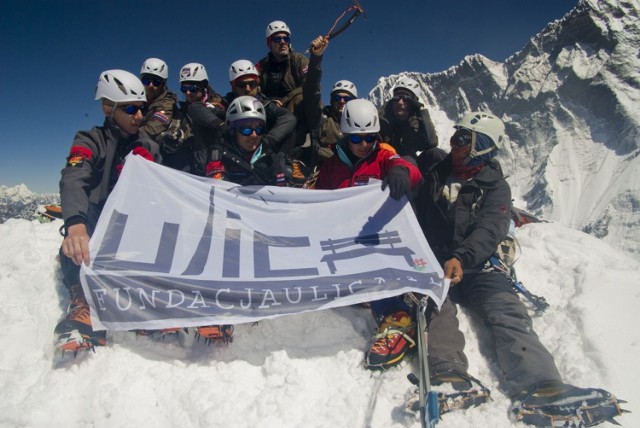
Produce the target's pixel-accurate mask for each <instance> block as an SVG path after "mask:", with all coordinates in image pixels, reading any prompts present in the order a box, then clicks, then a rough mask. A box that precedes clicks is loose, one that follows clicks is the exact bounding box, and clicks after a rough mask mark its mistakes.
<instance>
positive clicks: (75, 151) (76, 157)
mask: <svg viewBox="0 0 640 428" xmlns="http://www.w3.org/2000/svg"><path fill="white" fill-rule="evenodd" d="M92 155H93V152H92V151H91V149H89V148H87V147H82V146H72V147H71V150H70V151H69V156H68V157H67V166H68V167H76V166H81V165H82V164H83V163H84V161H85V160H87V159H89V158H90V157H91V156H92Z"/></svg>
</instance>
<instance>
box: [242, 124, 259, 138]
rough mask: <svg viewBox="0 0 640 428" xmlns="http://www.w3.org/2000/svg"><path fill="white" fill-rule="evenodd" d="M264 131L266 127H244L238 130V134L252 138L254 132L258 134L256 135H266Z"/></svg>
mask: <svg viewBox="0 0 640 428" xmlns="http://www.w3.org/2000/svg"><path fill="white" fill-rule="evenodd" d="M264 131H265V129H264V126H256V127H255V128H252V127H250V126H244V127H242V128H239V129H238V132H239V133H241V134H242V135H244V136H245V137H248V136H250V135H251V134H253V133H254V132H255V133H256V135H262V134H264Z"/></svg>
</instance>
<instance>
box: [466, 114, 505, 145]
mask: <svg viewBox="0 0 640 428" xmlns="http://www.w3.org/2000/svg"><path fill="white" fill-rule="evenodd" d="M454 128H456V129H460V128H464V129H468V130H469V131H475V132H479V133H481V134H484V135H486V136H487V137H489V138H491V141H493V144H494V146H495V148H496V149H498V150H500V149H501V148H502V147H503V146H504V142H505V140H506V138H507V136H506V134H505V129H504V123H503V122H502V120H500V119H499V118H498V117H497V116H494V115H493V114H491V113H485V112H481V111H478V112H471V113H467V114H465V115H464V116H462V118H461V119H460V120H459V121H458V122H457V123H456V124H455V125H454ZM480 154H482V153H477V155H480Z"/></svg>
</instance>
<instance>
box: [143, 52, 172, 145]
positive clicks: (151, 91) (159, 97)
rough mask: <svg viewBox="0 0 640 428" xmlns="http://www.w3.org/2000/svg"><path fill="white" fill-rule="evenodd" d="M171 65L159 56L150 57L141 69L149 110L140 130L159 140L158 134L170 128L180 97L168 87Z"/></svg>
mask: <svg viewBox="0 0 640 428" xmlns="http://www.w3.org/2000/svg"><path fill="white" fill-rule="evenodd" d="M168 77H169V67H168V66H167V63H166V62H164V61H163V60H161V59H158V58H148V59H147V60H146V61H145V62H144V63H143V64H142V69H141V70H140V81H141V82H142V84H143V85H144V91H145V93H146V94H147V112H146V113H145V115H144V117H143V118H142V125H141V126H140V130H141V131H144V132H146V133H147V134H148V135H149V136H150V137H151V138H153V139H154V140H156V141H158V136H159V135H160V134H162V133H163V132H165V131H166V130H167V129H169V126H170V125H171V119H173V109H174V106H175V105H176V103H177V102H178V97H177V95H176V94H175V93H174V92H171V91H170V90H169V89H168V88H167V78H168Z"/></svg>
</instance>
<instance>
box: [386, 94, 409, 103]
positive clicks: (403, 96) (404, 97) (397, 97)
mask: <svg viewBox="0 0 640 428" xmlns="http://www.w3.org/2000/svg"><path fill="white" fill-rule="evenodd" d="M391 99H392V100H393V101H395V102H398V101H400V100H402V101H409V100H413V99H415V97H412V96H411V95H409V94H398V95H394V97H393V98H391Z"/></svg>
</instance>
